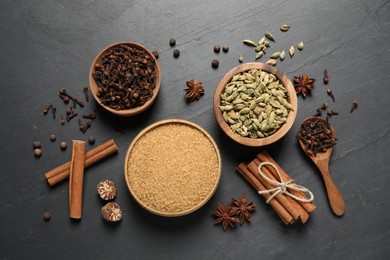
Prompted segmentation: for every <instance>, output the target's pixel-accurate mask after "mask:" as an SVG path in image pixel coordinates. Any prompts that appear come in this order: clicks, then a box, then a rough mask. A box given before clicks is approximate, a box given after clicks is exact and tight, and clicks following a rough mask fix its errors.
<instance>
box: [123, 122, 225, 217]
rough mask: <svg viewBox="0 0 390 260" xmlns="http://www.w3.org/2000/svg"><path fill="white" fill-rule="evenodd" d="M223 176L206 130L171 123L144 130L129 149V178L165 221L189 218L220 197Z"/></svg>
mask: <svg viewBox="0 0 390 260" xmlns="http://www.w3.org/2000/svg"><path fill="white" fill-rule="evenodd" d="M221 172H222V163H221V155H220V153H219V149H218V147H217V144H216V143H215V141H214V140H213V138H212V137H211V136H210V135H209V134H208V133H207V132H206V130H204V129H203V128H201V127H200V126H198V125H196V124H194V123H192V122H189V121H185V120H180V119H169V120H163V121H159V122H157V123H154V124H152V125H150V126H148V127H147V128H145V129H144V130H142V131H141V132H140V133H139V134H138V135H137V136H136V137H135V138H134V139H133V141H132V143H131V144H130V146H129V149H128V150H127V154H126V160H125V164H124V175H125V180H126V184H127V187H128V189H129V191H130V194H131V195H132V197H133V198H134V199H135V201H136V202H137V203H138V204H139V205H141V206H142V207H143V208H144V209H146V210H147V211H149V212H151V213H153V214H156V215H159V216H164V217H178V216H183V215H187V214H189V213H191V212H194V211H195V210H197V209H199V208H200V207H202V206H203V205H204V204H206V202H207V201H209V199H210V198H211V197H212V196H213V194H214V193H215V191H216V189H217V187H218V184H219V181H220V178H221Z"/></svg>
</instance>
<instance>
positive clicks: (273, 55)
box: [270, 51, 280, 59]
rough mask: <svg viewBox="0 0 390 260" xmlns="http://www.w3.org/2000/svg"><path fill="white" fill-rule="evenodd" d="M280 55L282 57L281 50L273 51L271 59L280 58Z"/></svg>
mask: <svg viewBox="0 0 390 260" xmlns="http://www.w3.org/2000/svg"><path fill="white" fill-rule="evenodd" d="M279 57H280V51H278V52H274V53H272V55H271V57H270V58H271V59H279Z"/></svg>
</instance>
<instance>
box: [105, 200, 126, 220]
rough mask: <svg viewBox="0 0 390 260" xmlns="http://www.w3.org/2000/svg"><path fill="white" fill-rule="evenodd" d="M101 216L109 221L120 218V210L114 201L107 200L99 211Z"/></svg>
mask: <svg viewBox="0 0 390 260" xmlns="http://www.w3.org/2000/svg"><path fill="white" fill-rule="evenodd" d="M100 213H101V215H102V218H103V219H104V220H106V221H109V222H118V221H120V220H122V210H121V208H120V207H119V205H118V204H117V203H116V202H109V203H107V204H106V205H104V206H103V207H102V209H101V211H100Z"/></svg>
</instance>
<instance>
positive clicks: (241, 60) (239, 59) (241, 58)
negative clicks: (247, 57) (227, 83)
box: [238, 55, 244, 63]
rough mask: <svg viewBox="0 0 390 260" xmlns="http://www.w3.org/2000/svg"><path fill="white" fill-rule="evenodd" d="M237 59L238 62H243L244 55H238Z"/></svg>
mask: <svg viewBox="0 0 390 260" xmlns="http://www.w3.org/2000/svg"><path fill="white" fill-rule="evenodd" d="M238 61H239V62H240V63H243V62H244V57H242V55H240V57H239V58H238Z"/></svg>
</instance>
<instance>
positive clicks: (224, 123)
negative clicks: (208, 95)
mask: <svg viewBox="0 0 390 260" xmlns="http://www.w3.org/2000/svg"><path fill="white" fill-rule="evenodd" d="M267 75H268V76H267ZM271 100H272V102H271ZM297 110H298V102H297V95H296V92H295V89H294V86H293V84H292V83H291V81H290V80H289V79H288V77H287V76H286V75H285V74H284V73H282V72H281V71H280V70H278V69H277V68H275V67H273V66H270V65H267V64H264V63H259V62H252V63H245V64H242V65H240V66H237V67H235V68H233V69H232V70H230V71H229V72H228V73H226V74H225V76H224V77H223V78H222V79H221V81H220V82H219V83H218V86H217V88H216V90H215V94H214V115H215V118H216V120H217V122H218V124H219V126H220V127H221V129H222V130H223V132H225V133H226V134H227V135H228V136H229V137H230V138H231V139H233V140H234V141H236V142H238V143H240V144H243V145H246V146H253V147H260V146H265V145H269V144H272V143H274V142H276V141H277V140H279V139H281V138H282V137H283V136H284V135H285V134H286V133H287V132H288V131H289V130H290V128H291V126H292V125H293V123H294V120H295V118H296V115H297Z"/></svg>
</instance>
